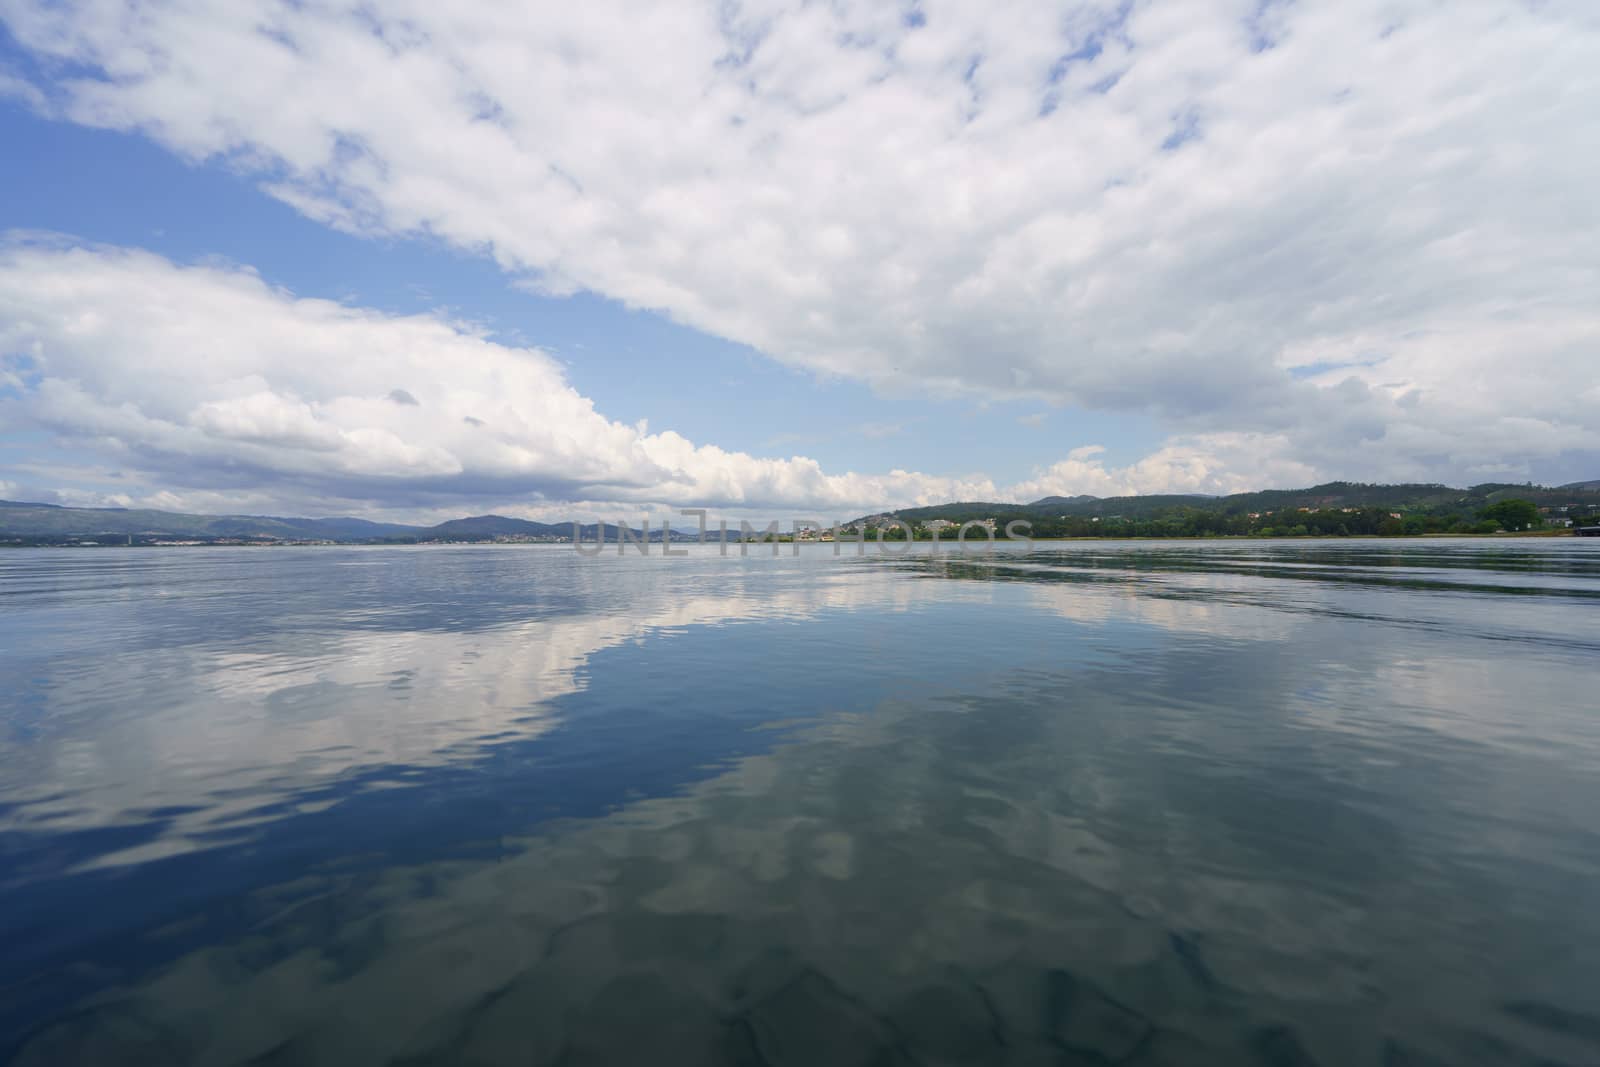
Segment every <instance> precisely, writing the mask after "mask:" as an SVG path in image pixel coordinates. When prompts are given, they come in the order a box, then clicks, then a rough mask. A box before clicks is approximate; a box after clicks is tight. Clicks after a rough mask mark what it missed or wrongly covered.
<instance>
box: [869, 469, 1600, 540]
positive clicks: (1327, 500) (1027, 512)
mask: <svg viewBox="0 0 1600 1067" xmlns="http://www.w3.org/2000/svg"><path fill="white" fill-rule="evenodd" d="M1512 499H1521V500H1528V501H1531V502H1532V503H1533V504H1535V505H1537V506H1538V507H1541V508H1548V509H1552V511H1551V512H1550V515H1551V517H1552V518H1554V517H1557V516H1561V517H1564V516H1565V515H1566V514H1567V513H1568V512H1562V511H1559V510H1556V509H1561V508H1566V509H1568V511H1569V512H1570V514H1571V515H1572V516H1573V517H1579V516H1583V515H1590V514H1594V513H1596V512H1600V484H1597V483H1592V482H1584V483H1578V484H1576V485H1573V486H1563V487H1548V486H1536V485H1515V484H1508V483H1486V484H1483V485H1475V486H1472V487H1471V488H1468V489H1458V488H1455V487H1453V486H1448V485H1435V484H1409V485H1370V484H1365V483H1360V482H1328V483H1326V484H1323V485H1314V486H1310V487H1309V488H1305V489H1267V490H1260V491H1257V492H1251V493H1235V494H1233V495H1231V496H1220V497H1210V496H1197V495H1151V496H1124V497H1104V498H1102V497H1090V496H1076V497H1059V496H1057V497H1045V498H1044V499H1042V500H1035V501H1033V502H1032V503H1028V504H995V503H981V502H961V503H954V504H939V505H935V506H932V507H920V508H903V509H900V510H898V511H892V512H885V513H883V515H884V516H889V517H893V518H898V519H903V520H905V521H906V522H908V523H910V524H912V525H913V526H914V527H915V526H920V525H921V524H923V523H928V522H932V521H934V520H936V519H943V520H945V521H947V522H954V523H962V522H969V521H972V520H984V519H994V520H996V521H997V523H999V524H1000V525H1001V526H1004V524H1005V523H1007V522H1009V521H1011V520H1013V519H1025V520H1027V521H1029V522H1030V523H1032V524H1033V531H1032V532H1033V534H1034V536H1041V537H1057V536H1059V537H1075V536H1087V535H1113V536H1135V537H1146V536H1162V537H1188V536H1200V535H1211V534H1262V535H1269V536H1270V535H1273V534H1277V533H1326V534H1357V533H1367V534H1374V533H1393V534H1398V533H1442V532H1483V531H1482V529H1481V527H1482V526H1483V524H1484V522H1485V521H1486V520H1485V519H1484V518H1483V517H1482V516H1481V515H1480V512H1482V511H1483V510H1484V509H1485V508H1488V507H1489V506H1491V505H1493V504H1495V503H1498V502H1500V501H1503V500H1512ZM878 518H880V517H879V516H871V517H868V518H866V519H858V520H856V521H857V522H866V523H867V524H868V525H873V524H874V520H875V519H878ZM1491 528H1492V527H1491Z"/></svg>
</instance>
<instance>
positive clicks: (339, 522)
mask: <svg viewBox="0 0 1600 1067" xmlns="http://www.w3.org/2000/svg"><path fill="white" fill-rule="evenodd" d="M580 529H581V530H582V536H583V537H584V539H585V540H588V541H593V540H595V538H596V537H597V536H599V535H600V532H601V527H600V526H599V525H597V524H595V523H587V524H584V525H583V526H581V527H580ZM694 536H695V535H694V534H693V533H686V532H684V531H683V530H679V529H676V528H675V529H674V530H673V540H674V541H686V540H694ZM571 537H572V523H570V522H555V523H549V522H530V521H528V520H527V519H513V518H509V517H507V516H505V515H474V516H470V517H468V518H461V519H450V520H448V521H445V522H441V523H439V524H437V525H435V526H410V525H406V524H404V523H395V522H372V521H370V520H368V519H353V518H327V519H305V518H283V517H279V516H273V515H191V514H186V513H184V512H177V511H154V510H149V509H138V508H71V507H61V506H59V505H56V504H32V503H26V502H22V501H15V500H0V542H10V543H13V544H16V543H27V544H57V543H62V542H68V541H84V540H88V541H105V542H112V541H117V542H122V543H126V542H127V540H128V539H130V538H131V539H132V540H133V542H134V543H136V544H137V543H150V542H155V541H207V542H217V541H251V542H255V541H264V542H266V541H335V542H340V543H345V544H374V543H380V544H381V543H397V544H411V543H421V542H428V541H504V540H520V541H563V540H568V539H570V538H571ZM604 537H605V539H606V540H607V541H611V542H614V541H616V539H617V527H616V526H615V525H613V524H611V523H606V524H605V525H604ZM650 539H651V540H652V541H660V540H661V531H660V530H659V529H656V530H652V531H651V537H650Z"/></svg>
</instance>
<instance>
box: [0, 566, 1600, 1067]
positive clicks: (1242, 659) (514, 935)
mask: <svg viewBox="0 0 1600 1067" xmlns="http://www.w3.org/2000/svg"><path fill="white" fill-rule="evenodd" d="M658 551H659V549H658V548H657V552H658ZM790 551H791V550H790V548H789V546H784V548H783V550H782V554H781V555H780V556H779V557H778V558H776V559H774V558H771V557H769V556H767V555H765V554H761V555H756V554H752V555H751V556H750V557H748V558H744V559H741V558H739V557H738V555H737V550H734V552H735V554H734V555H733V556H731V557H723V556H721V555H720V554H719V553H718V551H717V550H716V548H714V547H711V548H696V549H693V550H691V554H690V556H689V557H688V558H683V559H678V558H673V559H665V558H662V557H661V556H660V555H659V554H656V555H652V556H650V557H648V558H640V557H638V556H637V555H636V554H630V555H629V556H627V557H624V558H621V559H619V558H617V557H616V556H614V555H611V554H610V553H607V554H606V555H604V556H601V557H599V558H593V559H591V558H586V557H583V556H580V555H579V554H578V553H577V552H575V551H574V550H573V549H572V548H571V547H570V546H506V547H424V548H218V549H203V548H191V549H168V550H160V549H143V550H141V549H129V550H120V549H80V550H15V551H8V552H5V553H3V554H0V668H3V677H4V679H5V688H4V691H3V692H0V1059H14V1060H15V1061H16V1062H18V1063H24V1064H69V1063H86V1064H116V1063H139V1064H145V1063H161V1064H166V1063H172V1064H181V1063H195V1064H300V1063H306V1064H321V1063H327V1064H340V1065H348V1064H362V1063H375V1064H376V1063H475V1064H495V1063H517V1064H547V1063H548V1064H556V1063H561V1064H585V1063H651V1064H675V1063H684V1064H700V1063H707V1064H711V1063H730V1064H733V1063H749V1064H763V1063H765V1064H773V1065H787V1064H801V1063H817V1064H830V1065H831V1064H853V1063H861V1064H867V1063H882V1064H889V1063H899V1064H912V1063H924V1064H939V1063H997V1064H998V1063H1005V1064H1012V1063H1015V1064H1031V1063H1064V1064H1104V1063H1122V1064H1263V1065H1291V1064H1292V1065H1298V1064H1313V1063H1314V1064H1324V1065H1339V1067H1342V1065H1358V1064H1374V1065H1378V1064H1382V1065H1389V1067H1393V1065H1399V1064H1477V1063H1483V1064H1573V1065H1578V1064H1595V1063H1600V906H1597V902H1600V829H1597V813H1600V655H1597V653H1600V543H1591V542H1584V541H1580V540H1577V539H1572V540H1537V541H1534V540H1504V541H1494V540H1472V541H1459V540H1457V541H1451V540H1441V541H1415V540H1408V541H1404V542H1398V541H1397V542H1386V541H1365V542H1355V541H1344V542H1183V543H1166V544H1162V543H1139V544H1131V543H1130V544H1115V543H1108V542H1096V543H1088V542H1085V543H1072V544H1059V545H1046V544H1038V545H1035V546H1033V547H1032V548H1030V549H1021V548H1008V549H1003V550H1001V551H1000V552H997V553H993V554H988V553H973V554H970V555H966V556H961V555H956V554H952V553H949V552H946V553H944V554H941V555H938V556H932V555H930V554H929V553H928V551H927V548H926V546H920V547H919V548H918V549H917V550H916V551H915V552H914V553H913V554H912V555H910V556H907V557H903V558H901V557H890V556H884V555H880V554H878V553H877V552H876V550H875V549H873V550H871V551H869V554H868V555H867V556H865V557H861V558H858V557H855V556H853V555H851V554H849V550H848V549H846V550H845V554H844V555H841V556H835V554H834V552H833V549H832V547H831V546H806V547H805V548H804V549H803V550H802V552H801V554H800V555H799V557H798V558H797V557H794V556H792V555H791V554H790Z"/></svg>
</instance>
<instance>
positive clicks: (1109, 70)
mask: <svg viewBox="0 0 1600 1067" xmlns="http://www.w3.org/2000/svg"><path fill="white" fill-rule="evenodd" d="M1400 6H1401V7H1402V8H1405V9H1406V11H1405V17H1404V18H1400V19H1398V20H1395V21H1394V22H1393V24H1391V23H1390V21H1386V20H1387V19H1388V18H1389V16H1387V15H1385V14H1384V11H1385V10H1387V9H1383V10H1380V8H1382V5H1373V6H1371V7H1369V6H1368V5H1365V4H1347V5H1323V4H1315V3H1312V4H1306V5H1296V6H1295V8H1293V9H1290V8H1283V9H1278V8H1274V9H1270V10H1268V11H1267V12H1265V13H1263V12H1262V11H1260V10H1257V9H1256V8H1255V7H1254V6H1252V5H1244V4H1232V3H1228V2H1225V0H1216V2H1208V3H1204V4H1190V5H1178V4H1162V3H1154V4H1150V5H1144V6H1141V7H1137V8H1126V7H1124V6H1122V5H1116V4H1105V5H1101V4H1096V3H1092V2H1089V3H1069V4H1046V3H1040V4H1037V5H1032V6H1024V7H1022V8H1019V9H1018V10H1017V12H1015V13H1014V14H1013V15H1012V16H1011V17H1010V18H1009V19H1000V20H994V19H991V20H987V21H984V20H978V21H972V16H971V13H970V12H965V11H963V10H962V9H961V8H960V6H959V5H954V6H947V5H939V4H932V5H923V6H921V7H919V8H918V9H917V11H916V13H915V17H900V16H898V15H893V13H892V11H890V10H889V9H884V8H882V7H881V6H880V5H852V4H844V5H839V6H837V7H835V8H833V9H831V10H830V11H829V12H826V13H823V12H819V11H816V10H813V9H810V8H800V7H793V8H791V7H788V6H786V5H781V4H780V5H776V6H772V7H761V8H757V7H755V6H749V7H746V6H744V5H734V6H732V7H724V8H716V7H714V6H706V5H700V4H694V3H688V4H683V5H674V6H673V7H671V8H663V9H661V10H659V11H657V12H654V13H652V15H651V17H650V19H649V20H647V21H648V22H649V23H650V24H649V25H642V24H639V20H637V19H633V18H632V17H631V16H630V14H629V12H628V11H627V10H625V7H626V5H622V6H618V7H616V8H615V9H614V10H613V8H612V7H611V6H610V5H606V4H598V5H596V6H595V7H594V8H592V9H591V10H590V11H589V12H588V13H587V14H586V15H585V16H584V17H583V18H577V17H576V16H574V15H573V14H572V13H570V12H568V13H563V12H559V11H554V10H550V11H542V12H537V11H536V12H528V13H524V14H523V15H522V16H521V17H519V18H517V19H513V20H511V21H510V22H507V21H506V16H505V15H504V13H502V12H499V11H498V10H497V9H496V8H494V7H492V6H489V7H479V6H476V5H471V4H467V5H462V6H461V7H460V9H459V10H452V11H450V12H438V11H435V10H434V9H431V8H426V7H423V8H418V9H416V10H414V11H411V12H409V13H408V14H402V13H401V12H399V11H396V12H393V13H390V14H386V16H385V17H384V18H383V19H374V18H373V17H371V16H370V13H368V14H363V13H362V11H361V9H360V8H359V5H346V4H344V3H342V2H340V0H325V2H318V3H315V4H308V5H281V4H277V3H272V2H268V0H260V2H256V0H251V2H249V3H243V4H240V5H237V6H234V7H228V8H221V7H219V8H216V9H215V10H208V9H204V8H194V9H189V8H179V7H174V6H172V5H169V4H165V3H159V2H154V0H123V2H122V3H121V4H114V5H109V6H108V5H99V6H96V5H89V4H87V3H78V2H69V3H65V4H52V5H46V4H40V3H34V2H30V0H12V2H8V3H6V4H5V5H3V6H0V23H3V24H4V26H5V32H4V33H3V34H0V144H3V145H4V146H5V156H6V158H7V159H8V160H9V164H8V165H6V166H4V167H0V229H3V230H5V231H8V233H9V236H8V238H7V240H6V244H5V246H4V249H3V252H4V258H3V259H0V286H4V288H5V290H6V294H5V296H4V297H3V298H0V344H3V345H4V350H3V351H0V360H4V361H5V363H4V371H5V374H6V375H7V377H6V379H5V380H4V381H3V382H0V490H3V494H0V495H6V496H11V497H18V496H23V497H30V498H37V499H49V500H59V501H63V502H77V503H117V504H148V505H157V506H173V507H179V506H184V507H193V508H195V509H198V510H222V509H231V505H235V504H236V505H238V506H239V507H241V508H245V507H248V508H252V509H261V508H270V509H273V510H298V511H305V512H317V513H326V512H328V511H335V510H336V511H349V512H359V513H363V514H380V513H382V514H395V515H402V514H404V515H412V516H423V515H432V514H460V513H465V512H474V511H482V510H489V509H493V510H499V511H511V512H515V513H525V514H530V515H550V514H554V513H557V512H560V511H561V510H562V509H563V508H570V507H577V506H580V505H581V506H591V505H595V506H598V505H602V504H605V505H612V504H628V505H630V506H634V505H639V504H645V505H649V506H656V505H663V506H673V505H678V506H693V505H696V504H700V503H706V504H710V505H712V506H720V507H724V508H731V509H733V510H752V509H753V510H760V509H762V508H769V509H770V508H772V507H780V506H782V507H811V508H837V509H844V510H847V511H848V510H851V509H857V508H862V509H864V508H875V507H877V506H886V505H895V504H904V503H914V502H926V501H932V500H937V499H949V498H951V497H956V496H960V497H972V496H988V497H995V498H1005V499H1029V498H1032V497H1035V496H1039V495H1044V494H1046V493H1075V492H1090V493H1096V494H1099V495H1109V494H1112V493H1122V492H1162V491H1197V492H1226V491H1232V490H1237V489H1242V488H1253V487H1261V486H1269V485H1294V484H1307V483H1309V482H1311V481H1316V480H1323V479H1330V478H1351V479H1360V480H1439V481H1447V482H1452V483H1456V484H1465V483H1470V482H1478V481H1485V480H1516V481H1520V480H1524V479H1536V480H1541V481H1550V482H1559V481H1563V480H1572V479H1577V478H1585V477H1594V476H1595V475H1596V474H1597V473H1600V463H1597V461H1596V460H1597V456H1600V425H1597V422H1596V415H1595V411H1596V409H1597V407H1600V404H1597V403H1596V401H1597V400H1600V397H1596V395H1595V390H1596V383H1595V376H1594V375H1593V373H1592V371H1590V370H1589V368H1590V367H1592V366H1594V365H1596V361H1595V360H1594V357H1595V356H1596V355H1597V354H1600V353H1596V351H1595V349H1596V343H1597V338H1600V319H1597V316H1596V314H1595V312H1594V309H1593V307H1592V306H1591V305H1592V301H1591V300H1590V299H1589V295H1592V286H1591V285H1590V282H1591V281H1592V280H1593V279H1594V278H1595V277H1596V276H1600V270H1597V268H1596V262H1595V252H1594V248H1595V247H1596V244H1595V242H1594V241H1593V240H1592V237H1593V235H1594V230H1595V229H1596V211H1595V207H1594V204H1593V202H1592V197H1589V196H1588V195H1587V194H1585V193H1584V192H1583V190H1585V189H1588V188H1592V187H1593V185H1592V180H1593V179H1594V178H1596V177H1600V175H1596V173H1595V171H1596V169H1597V166H1600V164H1597V162H1596V158H1597V153H1593V152H1585V151H1583V150H1582V147H1581V146H1582V145H1583V144H1590V143H1595V130H1596V121H1595V119H1594V118H1593V116H1592V115H1591V114H1590V113H1589V112H1590V110H1592V109H1587V108H1584V107H1582V106H1581V104H1580V102H1581V100H1583V99H1586V98H1592V97H1586V96H1585V93H1584V92H1583V91H1582V90H1583V88H1584V86H1585V85H1587V84H1590V83H1592V82H1594V80H1595V75H1594V74H1593V71H1594V70H1595V69H1596V65H1595V64H1594V63H1593V62H1592V60H1593V59H1594V58H1596V57H1597V56H1600V48H1597V44H1596V42H1597V40H1600V31H1597V29H1596V20H1595V19H1594V18H1593V17H1592V15H1591V14H1587V13H1586V12H1585V9H1584V7H1583V6H1582V5H1569V4H1553V5H1547V6H1546V7H1545V8H1543V9H1541V10H1539V11H1530V10H1527V9H1524V8H1522V7H1520V6H1518V5H1514V4H1506V5H1503V6H1499V7H1497V6H1496V5H1492V4H1491V5H1487V7H1488V8H1489V9H1492V10H1486V11H1485V12H1481V13H1479V14H1478V15H1475V16H1474V18H1480V16H1481V19H1487V20H1488V21H1487V22H1485V23H1484V25H1483V26H1479V25H1477V24H1476V23H1475V22H1473V21H1472V20H1470V19H1469V20H1466V22H1465V23H1463V22H1462V20H1454V21H1451V20H1449V19H1446V18H1444V17H1443V16H1441V15H1439V14H1438V13H1437V12H1434V11H1432V10H1431V9H1430V8H1429V7H1428V6H1427V5H1416V6H1414V7H1413V6H1411V5H1405V4H1402V5H1400ZM119 10H121V11H123V12H125V13H137V14H138V15H139V19H138V20H137V21H134V22H128V21H127V20H126V19H125V18H123V17H122V16H121V15H119V14H118V11H119ZM886 14H887V16H892V17H886ZM713 16H714V17H713ZM1263 20H1266V21H1265V22H1263ZM1266 23H1270V25H1267V24H1266ZM1486 26H1494V27H1496V28H1497V29H1498V36H1497V37H1494V38H1493V39H1489V38H1488V37H1486V35H1485V33H1484V32H1482V31H1484V29H1485V27H1486ZM130 27H132V28H131V29H130ZM662 39H672V40H675V41H677V42H678V44H679V53H678V57H677V61H676V62H675V63H673V64H664V63H662V62H661V61H660V59H659V54H658V46H657V44H656V43H655V42H656V41H658V40H662ZM1329 41H1342V42H1343V43H1344V44H1345V45H1347V46H1348V47H1347V51H1349V52H1351V53H1359V54H1361V55H1363V56H1364V57H1365V60H1366V63H1365V65H1364V66H1363V68H1362V69H1361V70H1359V71H1356V72H1352V71H1350V70H1349V69H1348V68H1346V67H1342V66H1341V65H1339V64H1335V63H1332V62H1331V61H1330V60H1328V59H1327V58H1326V56H1325V55H1324V53H1325V52H1327V51H1328V50H1329V49H1328V46H1327V43H1328V42H1329ZM729 56H734V57H737V58H735V59H732V60H730V59H729V58H728V57H729ZM1534 56H1537V57H1538V58H1539V64H1538V66H1537V69H1535V68H1534V67H1531V66H1528V65H1526V64H1524V65H1520V66H1519V63H1521V62H1522V61H1523V60H1525V59H1529V58H1531V57H1534ZM575 57H576V58H575ZM1419 64H1425V65H1426V66H1425V69H1426V71H1427V73H1426V74H1424V75H1418V74H1417V71H1418V70H1419V69H1424V67H1419ZM1509 71H1526V73H1514V74H1508V73H1507V72H1509ZM1402 85H1404V86H1405V87H1406V89H1405V91H1404V92H1401V91H1400V87H1401V86H1402ZM375 86H382V87H383V89H382V91H381V92H379V91H375V90H374V89H373V87H375ZM1397 101H1398V103H1397ZM1484 144H1492V145H1495V146H1497V148H1498V152H1497V154H1496V155H1495V156H1494V157H1493V158H1489V159H1484V158H1479V157H1475V156H1473V155H1471V152H1472V151H1475V147H1474V146H1479V145H1484ZM1452 153H1455V154H1452ZM1448 160H1455V161H1456V162H1450V163H1441V161H1448ZM1313 161H1315V162H1313ZM320 301H335V302H337V303H338V304H339V305H341V306H342V307H343V308H344V309H346V313H342V314H337V315H334V316H333V318H332V319H330V317H329V313H328V311H327V309H326V308H325V307H324V306H323V305H322V304H321V303H319V302H320ZM85 323H90V324H92V325H91V326H90V327H88V328H85V325H84V324H85ZM235 331H238V332H237V333H236V332H235ZM441 331H443V332H442V333H441ZM267 337H270V338H272V339H273V340H272V343H270V344H268V343H266V342H265V341H264V340H263V338H267ZM479 342H482V343H479ZM332 353H337V355H336V356H335V355H332ZM390 378H393V379H394V384H393V387H392V388H391V387H390V386H389V379H390ZM401 379H404V381H403V382H402V381H401ZM508 390H511V391H510V392H508ZM515 390H527V391H528V392H527V393H526V395H521V394H517V393H516V392H515ZM396 395H403V396H405V397H407V398H408V400H416V401H417V402H416V403H414V404H412V403H406V404H400V405H399V407H405V408H410V409H414V410H398V408H397V406H396V404H397V403H398V402H396V403H391V404H388V405H385V404H384V403H380V402H379V401H382V400H383V398H385V397H393V396H396ZM489 405H498V410H499V414H498V415H497V416H495V417H489V416H486V415H483V414H481V413H482V412H484V411H487V410H488V406H489ZM472 412H479V413H480V414H473V413H472ZM463 426H469V427H471V429H470V430H464V429H463ZM580 455H581V456H584V457H586V458H585V459H584V460H583V461H582V462H578V461H576V460H575V458H574V457H577V456H580Z"/></svg>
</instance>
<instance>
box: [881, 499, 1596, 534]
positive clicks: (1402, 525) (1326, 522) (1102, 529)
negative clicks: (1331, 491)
mask: <svg viewBox="0 0 1600 1067" xmlns="http://www.w3.org/2000/svg"><path fill="white" fill-rule="evenodd" d="M974 517H975V516H974ZM987 517H992V518H994V519H995V520H996V522H997V524H998V530H999V531H1002V532H1000V533H998V536H999V537H1001V538H1003V537H1004V536H1005V535H1004V533H1003V531H1004V529H1005V526H1006V524H1007V523H1008V522H1010V521H1011V520H1013V519H1025V520H1026V521H1028V522H1029V523H1031V524H1032V528H1031V530H1028V531H1027V532H1028V535H1029V536H1032V537H1036V538H1053V537H1149V538H1182V537H1421V536H1425V535H1429V534H1493V533H1500V532H1503V531H1507V532H1520V531H1525V530H1537V529H1540V528H1542V527H1544V526H1545V525H1546V520H1545V519H1544V517H1543V516H1542V515H1541V514H1540V512H1539V508H1538V506H1537V505H1535V504H1534V503H1532V502H1531V501H1528V500H1521V499H1506V500H1499V501H1496V502H1495V503H1493V504H1490V505H1488V506H1487V507H1475V508H1474V507H1462V506H1461V504H1460V502H1456V503H1454V504H1453V505H1436V506H1435V507H1433V508H1429V509H1417V510H1413V511H1407V512H1395V511H1392V510H1390V509H1389V508H1386V507H1359V508H1317V509H1305V510H1302V509H1300V508H1295V509H1293V510H1286V511H1273V512H1247V511H1240V510H1236V509H1228V510H1223V509H1219V508H1217V507H1215V506H1212V507H1199V506H1194V505H1192V504H1181V505H1169V506H1167V507H1165V508H1161V509H1158V510H1156V511H1154V512H1151V513H1147V514H1142V515H1137V516H1127V515H1055V516H1047V515H1040V514H1038V513H1037V511H1032V512H1031V513H1029V512H1015V513H1014V512H1010V511H1006V510H998V509H997V510H996V511H995V512H991V513H990V515H989V516H987ZM1567 517H1570V518H1571V519H1572V520H1573V522H1574V524H1575V525H1590V524H1597V523H1600V506H1588V507H1578V508H1574V509H1572V511H1571V512H1570V515H1568V516H1563V518H1567ZM1019 532H1021V531H1019ZM955 534H956V531H955V529H953V528H946V529H944V530H941V531H940V533H939V537H940V539H941V540H945V541H949V540H954V538H955ZM873 536H876V534H874V535H873ZM883 536H884V539H885V540H904V539H905V533H904V531H903V530H901V529H899V528H897V527H888V528H885V529H884V531H883ZM915 536H916V539H917V540H919V541H925V540H930V539H931V538H932V536H933V535H932V533H931V532H930V531H929V530H928V529H927V528H926V527H925V526H923V525H921V524H916V528H915ZM983 538H984V534H983V532H982V531H980V530H969V532H968V534H967V540H968V541H974V540H982V539H983Z"/></svg>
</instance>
